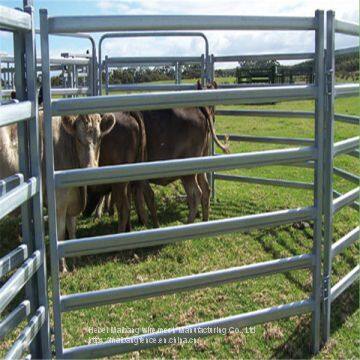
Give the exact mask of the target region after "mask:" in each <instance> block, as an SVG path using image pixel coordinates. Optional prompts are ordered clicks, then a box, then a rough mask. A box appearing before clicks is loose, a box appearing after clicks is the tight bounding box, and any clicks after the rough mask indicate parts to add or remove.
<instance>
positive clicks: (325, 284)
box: [322, 275, 330, 301]
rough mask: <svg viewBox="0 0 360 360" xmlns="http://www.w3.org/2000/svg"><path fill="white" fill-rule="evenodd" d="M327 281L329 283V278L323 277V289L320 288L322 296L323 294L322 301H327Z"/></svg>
mask: <svg viewBox="0 0 360 360" xmlns="http://www.w3.org/2000/svg"><path fill="white" fill-rule="evenodd" d="M329 281H330V277H329V275H328V276H325V277H324V280H323V287H322V294H323V300H324V301H327V300H328V298H329Z"/></svg>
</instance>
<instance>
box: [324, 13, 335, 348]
mask: <svg viewBox="0 0 360 360" xmlns="http://www.w3.org/2000/svg"><path fill="white" fill-rule="evenodd" d="M334 20H335V13H334V11H331V10H329V11H328V12H327V14H326V54H325V74H326V103H325V107H326V110H325V129H324V143H325V147H324V204H323V206H324V227H325V228H324V271H323V289H324V300H323V314H324V316H323V341H324V342H326V341H327V340H328V339H329V336H330V315H331V299H330V292H331V245H332V238H333V167H334V166H333V144H334V80H335V52H334V50H335V26H334Z"/></svg>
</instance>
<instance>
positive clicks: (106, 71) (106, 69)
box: [104, 56, 110, 95]
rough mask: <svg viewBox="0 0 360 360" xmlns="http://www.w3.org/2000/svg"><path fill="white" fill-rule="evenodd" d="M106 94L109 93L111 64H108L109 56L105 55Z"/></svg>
mask: <svg viewBox="0 0 360 360" xmlns="http://www.w3.org/2000/svg"><path fill="white" fill-rule="evenodd" d="M104 63H105V94H106V95H109V82H110V75H109V64H108V57H107V56H105V62H104Z"/></svg>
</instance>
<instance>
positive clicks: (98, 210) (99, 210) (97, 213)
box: [95, 196, 105, 219]
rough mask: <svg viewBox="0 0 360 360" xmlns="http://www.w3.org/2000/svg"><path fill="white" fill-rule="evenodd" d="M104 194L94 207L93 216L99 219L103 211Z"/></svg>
mask: <svg viewBox="0 0 360 360" xmlns="http://www.w3.org/2000/svg"><path fill="white" fill-rule="evenodd" d="M104 204H105V196H101V197H100V200H99V202H98V204H97V205H96V209H95V218H97V219H101V217H102V215H103V213H104Z"/></svg>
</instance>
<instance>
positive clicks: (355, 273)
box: [330, 265, 360, 302]
mask: <svg viewBox="0 0 360 360" xmlns="http://www.w3.org/2000/svg"><path fill="white" fill-rule="evenodd" d="M359 276H360V265H358V266H356V267H355V268H354V269H352V270H351V271H350V272H349V273H348V274H347V275H345V276H344V277H343V278H342V279H341V280H340V281H339V282H338V283H337V284H335V285H334V286H333V287H332V288H331V299H330V300H331V302H333V301H334V300H335V299H336V298H337V297H338V296H340V295H341V294H342V293H343V292H344V291H345V290H346V289H347V288H348V287H349V286H350V285H352V284H353V283H354V282H355V281H356V280H357V279H358V278H359Z"/></svg>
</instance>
